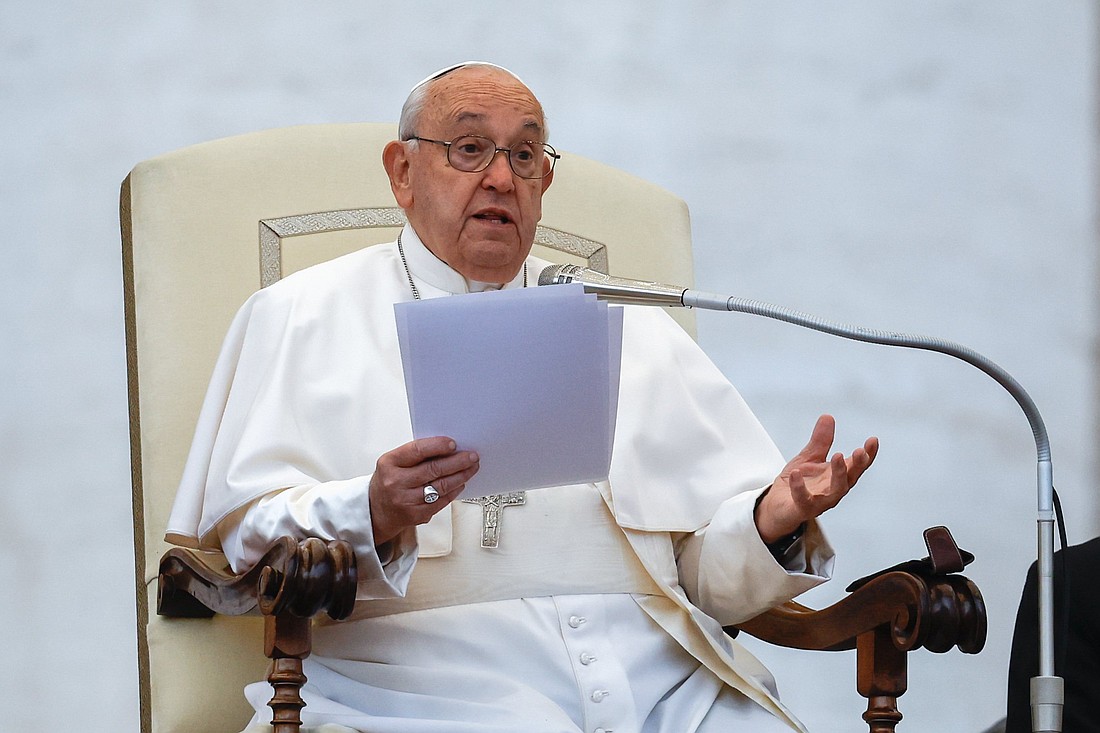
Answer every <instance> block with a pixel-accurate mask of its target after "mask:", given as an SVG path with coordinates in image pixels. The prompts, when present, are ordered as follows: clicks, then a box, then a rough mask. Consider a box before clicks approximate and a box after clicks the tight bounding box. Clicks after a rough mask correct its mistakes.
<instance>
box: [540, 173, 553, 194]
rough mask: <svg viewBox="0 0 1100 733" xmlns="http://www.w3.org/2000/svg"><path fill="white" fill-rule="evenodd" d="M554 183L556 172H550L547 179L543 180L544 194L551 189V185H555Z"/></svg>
mask: <svg viewBox="0 0 1100 733" xmlns="http://www.w3.org/2000/svg"><path fill="white" fill-rule="evenodd" d="M553 182H554V171H550V173H549V174H548V175H547V176H546V177H545V178H543V179H542V192H543V193H546V189H548V188H550V184H551V183H553Z"/></svg>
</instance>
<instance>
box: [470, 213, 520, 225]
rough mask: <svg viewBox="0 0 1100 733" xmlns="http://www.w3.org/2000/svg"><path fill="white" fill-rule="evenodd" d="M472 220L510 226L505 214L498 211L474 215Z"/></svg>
mask: <svg viewBox="0 0 1100 733" xmlns="http://www.w3.org/2000/svg"><path fill="white" fill-rule="evenodd" d="M474 218H475V219H479V220H481V221H486V222H490V223H493V224H510V223H511V222H512V220H511V219H510V218H509V217H508V215H507V214H504V213H501V212H499V211H482V212H480V213H478V214H474Z"/></svg>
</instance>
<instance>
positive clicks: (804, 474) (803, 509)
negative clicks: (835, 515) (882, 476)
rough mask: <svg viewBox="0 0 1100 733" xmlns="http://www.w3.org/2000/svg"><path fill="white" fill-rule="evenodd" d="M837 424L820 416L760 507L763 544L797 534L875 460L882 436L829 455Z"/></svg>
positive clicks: (837, 499)
mask: <svg viewBox="0 0 1100 733" xmlns="http://www.w3.org/2000/svg"><path fill="white" fill-rule="evenodd" d="M835 432H836V422H835V421H834V420H833V418H832V416H831V415H822V416H821V417H819V418H818V419H817V424H816V425H814V431H813V434H812V435H811V436H810V442H809V443H807V444H806V447H805V448H803V449H802V451H801V452H800V453H799V454H798V455H797V456H795V457H794V458H793V459H791V461H790V462H789V463H788V464H787V465H786V466H785V467H784V468H783V471H782V473H780V474H779V476H777V477H776V479H775V481H774V482H772V485H771V486H770V487H769V488H768V490H767V491H766V493H765V494H764V496H763V498H762V499H761V500H760V502H759V503H758V504H757V506H756V528H757V530H758V531H759V532H760V537H761V539H763V540H764V542H765V543H772V542H775V541H777V540H779V539H780V538H782V537H785V536H787V535H790V534H792V533H793V532H795V531H796V530H797V529H798V528H799V527H800V526H801V525H802V524H803V523H804V522H806V521H809V520H810V519H813V518H815V517H818V516H821V515H822V514H824V513H825V512H826V511H828V510H829V509H832V508H833V507H834V506H836V505H837V504H839V503H840V500H841V499H843V498H844V497H845V496H846V495H847V494H848V492H849V491H850V490H851V488H852V487H853V486H855V485H856V482H857V481H859V477H860V476H862V475H863V472H864V471H866V470H867V468H868V466H870V465H871V463H872V462H873V461H874V460H875V455H876V454H877V453H878V438H874V437H871V438H868V439H867V441H866V442H865V443H864V444H863V447H862V448H856V449H855V450H854V451H853V452H852V454H851V455H850V456H847V457H845V456H844V454H843V453H836V454H834V455H833V456H832V457H831V458H830V457H829V450H830V449H831V448H832V446H833V437H834V435H835Z"/></svg>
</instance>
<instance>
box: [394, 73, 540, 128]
mask: <svg viewBox="0 0 1100 733" xmlns="http://www.w3.org/2000/svg"><path fill="white" fill-rule="evenodd" d="M468 66H488V67H490V68H493V69H498V70H499V71H503V72H504V73H505V74H507V75H508V76H510V77H512V78H513V79H515V80H516V81H518V82H519V83H520V84H524V83H523V79H520V78H519V77H518V76H516V75H515V74H514V73H512V72H511V71H509V70H508V69H506V68H504V67H503V66H497V65H496V64H492V63H489V62H488V61H465V62H463V63H461V64H455V65H454V66H448V67H446V68H445V69H440V70H439V71H437V72H435V73H434V74H432V75H431V76H429V77H428V78H426V79H424V80H423V81H421V82H420V83H419V84H417V85H416V86H414V87H413V88H412V91H410V92H409V96H408V98H407V99H406V100H405V104H403V105H402V106H401V117H400V119H399V120H398V122H397V139H398V140H404V141H410V140H411V142H412V144H413V145H416V142H417V141H416V140H412V138H414V137H416V135H417V126H418V125H419V123H420V113H421V112H423V111H424V105H426V104H427V102H428V92H429V91H430V89H431V86H432V84H433V83H434V82H435V81H437V80H439V79H442V78H443V77H445V76H447V75H448V74H450V73H451V72H452V71H458V70H459V69H464V68H466V67H468ZM524 86H527V85H526V84H524ZM545 116H546V113H545V112H543V121H542V126H543V136H544V137H545V138H546V139H547V140H549V139H550V131H549V128H548V127H547V126H546V119H545Z"/></svg>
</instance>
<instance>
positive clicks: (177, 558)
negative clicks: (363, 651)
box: [157, 537, 357, 620]
mask: <svg viewBox="0 0 1100 733" xmlns="http://www.w3.org/2000/svg"><path fill="white" fill-rule="evenodd" d="M356 580H357V576H356V569H355V554H354V553H353V552H352V550H351V546H350V545H349V544H348V543H346V542H343V541H333V542H329V543H325V542H323V541H322V540H318V539H306V540H302V541H301V542H298V541H295V540H294V539H292V538H290V537H282V538H280V539H279V540H277V541H276V542H275V543H273V544H272V545H271V547H269V548H268V550H267V552H266V553H264V556H263V557H262V558H261V559H260V561H259V562H258V563H257V564H256V566H255V567H253V568H252V569H251V570H249V571H247V572H245V573H241V574H239V575H234V574H232V573H230V572H227V571H225V570H221V569H218V568H215V567H213V566H211V565H210V564H209V563H208V562H207V561H206V560H205V559H204V553H201V552H196V551H194V550H188V549H185V548H180V547H177V548H173V549H171V550H169V551H168V552H166V553H165V554H164V557H162V558H161V561H160V576H159V585H158V588H157V613H159V614H160V615H162V616H171V617H180V618H196V617H198V618H201V617H210V616H213V615H214V614H215V613H221V614H226V615H230V616H239V615H241V614H245V613H249V612H251V611H253V610H255V609H257V608H258V609H259V610H260V612H261V613H262V614H263V615H265V616H280V615H283V614H286V613H289V614H290V615H292V616H295V617H297V618H312V617H313V616H315V615H316V614H318V613H320V612H322V611H326V612H327V613H328V615H329V616H331V617H332V618H333V619H336V620H340V619H343V618H347V616H348V615H349V614H350V613H351V610H352V606H353V605H354V603H355V585H356Z"/></svg>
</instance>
